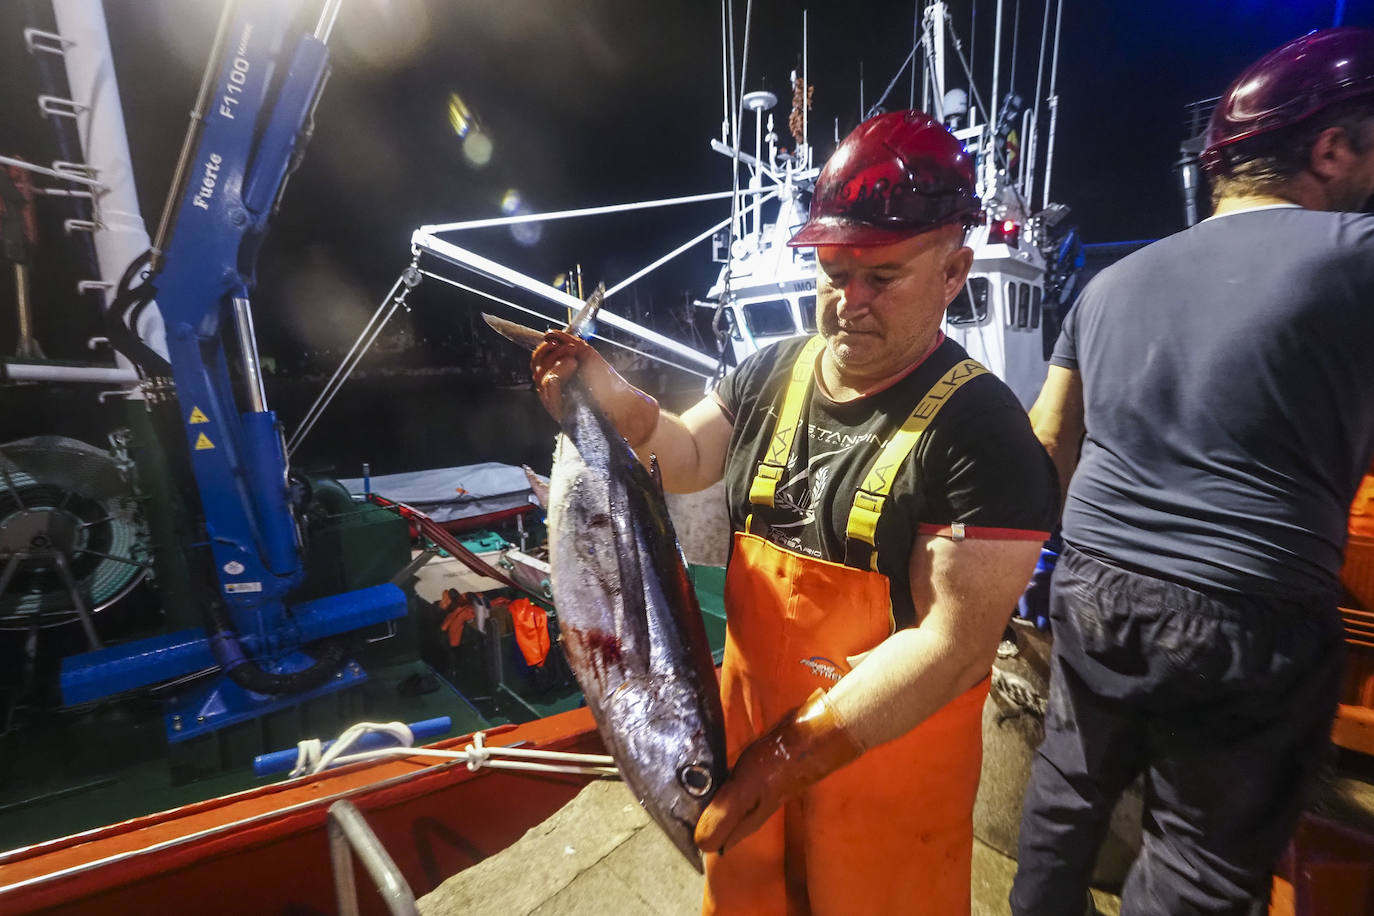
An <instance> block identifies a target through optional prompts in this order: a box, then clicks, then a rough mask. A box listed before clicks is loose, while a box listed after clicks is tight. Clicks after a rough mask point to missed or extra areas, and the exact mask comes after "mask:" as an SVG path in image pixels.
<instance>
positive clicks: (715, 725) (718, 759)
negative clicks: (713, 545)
mask: <svg viewBox="0 0 1374 916" xmlns="http://www.w3.org/2000/svg"><path fill="white" fill-rule="evenodd" d="M563 400H564V416H563V419H562V426H563V434H562V435H560V436H559V437H558V446H557V451H556V452H555V453H554V460H553V472H552V473H551V474H550V481H549V561H550V565H551V567H552V569H553V575H552V585H553V600H554V605H555V607H556V608H557V610H558V624H559V628H560V630H561V632H562V643H563V651H564V653H565V654H566V655H567V657H568V662H569V664H570V665H571V666H572V669H573V672H574V673H575V674H576V675H577V681H578V683H579V684H580V685H581V686H582V690H583V692H584V693H585V694H586V695H587V705H588V706H590V707H591V710H592V715H593V716H595V717H596V722H597V726H598V728H599V730H600V732H601V738H602V740H603V741H604V742H605V743H606V746H607V750H608V751H609V752H610V754H611V756H612V757H614V758H615V761H616V765H617V766H618V767H619V768H620V775H621V778H622V779H624V780H625V782H626V783H627V784H628V785H629V786H630V789H631V791H633V792H634V794H635V797H636V798H638V799H639V800H640V801H641V802H642V803H643V804H644V807H645V809H646V810H647V811H648V812H649V814H650V816H652V817H653V819H654V820H655V821H657V822H658V825H659V826H660V827H662V828H663V830H664V832H666V833H667V834H668V836H669V837H670V838H671V839H672V841H673V843H674V844H675V845H676V846H677V848H678V849H680V850H682V853H683V855H685V856H687V858H688V859H689V860H690V861H691V862H692V863H693V864H694V865H695V866H696V867H697V868H698V870H699V869H700V868H701V855H700V853H699V852H698V851H697V848H696V845H695V844H694V843H693V842H692V833H693V831H694V830H695V828H696V823H697V819H698V818H699V817H700V816H701V812H702V811H703V810H704V809H705V807H706V803H707V802H709V801H710V800H711V796H712V794H714V792H715V790H716V787H717V786H719V785H720V784H721V782H722V781H723V780H724V778H725V773H726V760H725V724H724V723H725V717H724V714H723V713H722V712H721V706H720V691H719V688H718V687H717V685H716V675H715V666H714V664H713V662H712V659H711V649H710V645H709V644H708V642H707V639H706V628H705V625H704V624H703V623H702V618H701V608H700V607H699V606H698V605H697V599H696V592H695V591H693V589H692V584H691V582H690V580H689V579H688V577H687V568H686V565H685V563H684V562H683V557H682V549H681V548H680V547H679V546H678V542H677V536H676V534H674V532H673V523H672V522H671V521H670V520H669V518H668V506H667V504H666V503H665V502H664V499H663V490H662V487H661V486H660V485H659V484H658V483H657V481H655V480H654V479H653V477H652V476H651V475H650V474H649V472H648V471H647V470H646V469H645V468H644V466H643V465H642V464H640V463H639V461H638V460H637V459H636V458H635V455H634V452H632V451H631V450H630V447H629V446H628V445H627V444H626V443H625V440H624V439H622V438H620V436H619V435H617V434H616V432H615V431H614V430H613V429H611V427H610V424H609V423H608V422H607V420H606V418H605V417H604V416H602V414H601V412H600V411H599V410H597V409H596V407H595V406H593V404H592V401H591V398H590V396H589V395H588V394H587V393H586V390H585V389H584V388H583V387H582V385H581V384H580V383H579V382H578V381H577V380H576V379H574V380H573V381H572V382H571V383H570V384H567V385H565V387H564V398H563Z"/></svg>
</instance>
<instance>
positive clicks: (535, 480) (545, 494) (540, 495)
mask: <svg viewBox="0 0 1374 916" xmlns="http://www.w3.org/2000/svg"><path fill="white" fill-rule="evenodd" d="M520 468H521V470H523V471H524V472H525V479H526V480H527V481H529V484H530V492H532V493H533V494H534V499H535V502H537V503H539V507H540V508H541V509H547V508H548V507H549V485H548V484H547V483H545V482H544V481H543V480H541V479H540V477H539V475H538V474H536V473H534V468H532V467H530V466H529V465H528V464H522V465H520Z"/></svg>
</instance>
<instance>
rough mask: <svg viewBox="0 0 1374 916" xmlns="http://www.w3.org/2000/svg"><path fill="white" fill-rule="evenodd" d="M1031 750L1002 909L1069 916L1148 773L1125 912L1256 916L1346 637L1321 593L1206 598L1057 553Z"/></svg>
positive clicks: (1310, 779)
mask: <svg viewBox="0 0 1374 916" xmlns="http://www.w3.org/2000/svg"><path fill="white" fill-rule="evenodd" d="M1050 618H1051V621H1052V632H1053V633H1054V650H1053V655H1052V658H1051V663H1050V696H1049V701H1048V705H1047V708H1046V712H1045V739H1044V741H1043V742H1042V743H1041V745H1040V748H1039V750H1038V751H1037V752H1036V756H1035V759H1034V762H1033V763H1032V766H1031V777H1030V784H1029V786H1028V787H1027V790H1026V801H1025V807H1024V809H1023V811H1022V817H1021V837H1020V851H1019V855H1018V869H1017V873H1016V880H1015V882H1014V884H1013V886H1012V891H1011V906H1012V911H1013V913H1015V914H1017V916H1061V914H1063V916H1080V914H1081V913H1083V911H1084V901H1085V899H1086V894H1087V887H1088V879H1089V876H1090V875H1091V872H1092V866H1093V861H1094V858H1095V856H1096V854H1097V849H1098V847H1099V845H1100V844H1101V841H1102V838H1103V836H1104V834H1105V831H1106V829H1107V826H1108V821H1109V818H1110V814H1111V811H1112V807H1113V805H1114V804H1115V802H1116V800H1117V798H1118V796H1119V795H1120V794H1121V792H1122V790H1123V789H1124V788H1125V787H1126V786H1127V785H1129V784H1130V783H1131V781H1132V780H1133V779H1134V778H1135V777H1136V776H1137V775H1138V774H1140V773H1142V772H1143V773H1144V774H1145V816H1144V828H1145V830H1144V834H1145V835H1144V842H1143V845H1142V847H1141V851H1140V855H1139V857H1138V858H1137V859H1136V861H1135V864H1134V865H1133V866H1132V868H1131V871H1130V874H1129V875H1128V876H1127V879H1126V886H1125V888H1124V889H1123V891H1122V895H1121V913H1122V916H1172V914H1194V913H1234V914H1248V913H1252V912H1253V913H1263V912H1267V909H1266V902H1267V901H1268V899H1269V885H1270V882H1271V871H1272V868H1273V866H1274V864H1275V862H1276V860H1277V859H1278V857H1279V856H1280V855H1281V854H1282V852H1283V849H1284V846H1285V845H1286V844H1287V842H1288V839H1289V837H1290V836H1291V835H1292V833H1293V830H1294V828H1295V827H1296V824H1297V820H1298V816H1299V814H1300V813H1301V812H1302V809H1303V807H1304V805H1305V803H1306V802H1307V801H1308V799H1309V793H1310V791H1311V789H1312V787H1313V784H1314V782H1315V777H1316V776H1317V774H1318V772H1319V770H1320V768H1321V765H1322V763H1323V762H1324V761H1325V760H1326V759H1327V755H1328V753H1329V732H1330V729H1331V721H1332V717H1333V716H1334V714H1335V711H1336V702H1337V699H1338V696H1339V691H1340V682H1341V668H1342V663H1343V658H1344V640H1343V631H1342V627H1341V621H1340V615H1339V613H1338V612H1337V610H1336V603H1335V600H1334V597H1327V598H1324V599H1322V600H1314V601H1313V602H1308V603H1306V604H1303V603H1292V602H1283V601H1277V600H1275V599H1272V598H1266V599H1259V598H1254V597H1247V596H1241V595H1234V596H1226V595H1221V594H1211V595H1207V594H1203V593H1201V592H1198V591H1194V590H1193V589H1190V588H1186V587H1184V586H1181V585H1176V584H1173V583H1170V582H1165V581H1162V580H1159V579H1154V578H1151V577H1149V576H1144V575H1140V574H1138V573H1133V572H1128V571H1126V570H1122V569H1117V568H1115V567H1112V566H1108V565H1106V564H1104V563H1100V562H1098V561H1096V560H1094V559H1092V558H1090V557H1088V556H1085V555H1084V554H1083V553H1081V552H1079V551H1077V550H1075V549H1074V548H1073V547H1072V546H1067V545H1066V547H1065V551H1064V554H1063V556H1062V557H1061V558H1060V561H1059V566H1058V569H1056V570H1055V576H1054V584H1053V587H1052V590H1051V597H1050Z"/></svg>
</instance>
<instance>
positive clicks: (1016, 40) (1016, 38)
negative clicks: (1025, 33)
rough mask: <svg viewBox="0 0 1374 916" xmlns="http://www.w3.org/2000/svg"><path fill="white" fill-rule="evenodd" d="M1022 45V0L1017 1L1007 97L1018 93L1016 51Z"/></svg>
mask: <svg viewBox="0 0 1374 916" xmlns="http://www.w3.org/2000/svg"><path fill="white" fill-rule="evenodd" d="M1019 44H1021V0H1016V12H1015V13H1014V14H1013V15H1012V26H1011V69H1010V70H1009V71H1008V75H1007V95H1012V94H1013V93H1015V92H1016V49H1017V46H1018V45H1019Z"/></svg>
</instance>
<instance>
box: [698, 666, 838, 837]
mask: <svg viewBox="0 0 1374 916" xmlns="http://www.w3.org/2000/svg"><path fill="white" fill-rule="evenodd" d="M862 753H863V748H862V747H861V746H860V745H859V744H858V743H856V742H855V741H854V739H853V738H852V737H851V736H850V735H849V733H848V732H847V731H846V730H845V728H844V724H843V723H842V722H840V720H839V719H838V718H836V716H835V714H834V712H833V710H831V708H830V706H829V705H827V703H826V701H825V693H824V692H823V691H821V690H817V691H816V692H815V693H813V694H812V695H811V698H810V699H809V700H807V701H806V705H804V706H803V707H801V709H798V710H793V711H792V712H790V713H788V714H787V715H785V716H783V717H782V721H780V722H779V723H778V724H777V725H774V726H773V727H772V728H771V729H770V730H769V731H768V732H767V734H764V735H762V736H761V737H759V738H758V739H757V740H755V741H754V742H753V743H752V744H750V745H749V746H748V747H746V748H745V749H744V752H743V753H741V754H740V756H739V759H738V760H737V761H735V768H734V770H733V771H732V772H731V774H730V778H729V779H727V780H726V781H725V784H724V785H723V786H721V787H720V791H718V792H717V793H716V795H715V797H714V798H713V799H711V804H710V805H708V806H707V808H706V810H705V811H703V812H702V815H701V820H699V821H698V822H697V829H696V844H697V846H698V847H700V848H701V849H703V850H706V851H707V852H722V853H723V852H725V850H726V849H727V848H728V847H730V846H734V845H735V844H736V843H738V842H739V841H740V840H742V839H744V838H745V837H747V836H748V835H749V834H751V833H753V832H754V831H755V830H758V829H759V828H760V827H762V826H763V824H764V822H765V821H767V820H768V818H770V817H772V815H773V812H775V811H777V810H778V808H779V807H781V805H782V803H783V802H785V801H786V800H787V799H789V798H791V797H792V796H794V795H796V794H798V793H800V792H802V791H803V790H805V789H806V788H807V787H809V786H811V785H814V784H815V783H817V782H819V781H820V780H822V779H824V778H825V777H826V776H828V775H830V774H831V773H833V772H834V771H835V770H838V769H839V768H840V767H842V766H844V765H845V764H847V763H849V762H851V761H852V760H854V759H855V758H856V757H858V756H859V755H860V754H862Z"/></svg>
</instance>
